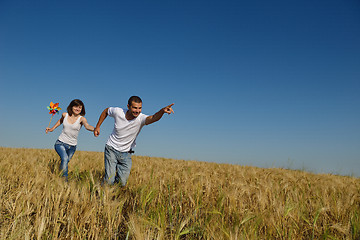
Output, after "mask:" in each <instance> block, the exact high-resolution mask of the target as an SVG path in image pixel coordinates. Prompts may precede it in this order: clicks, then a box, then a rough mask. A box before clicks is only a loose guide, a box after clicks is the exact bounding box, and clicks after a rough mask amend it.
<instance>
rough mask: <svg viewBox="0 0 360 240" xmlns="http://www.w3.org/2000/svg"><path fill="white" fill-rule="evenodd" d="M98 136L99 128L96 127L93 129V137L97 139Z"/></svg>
mask: <svg viewBox="0 0 360 240" xmlns="http://www.w3.org/2000/svg"><path fill="white" fill-rule="evenodd" d="M99 135H100V128H99V127H96V128H95V129H94V136H95V137H97V136H99Z"/></svg>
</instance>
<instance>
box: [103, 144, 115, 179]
mask: <svg viewBox="0 0 360 240" xmlns="http://www.w3.org/2000/svg"><path fill="white" fill-rule="evenodd" d="M115 151H116V150H115V149H113V148H112V147H110V146H108V145H105V151H104V165H105V176H104V182H106V183H108V184H110V185H112V184H114V182H115V175H116V163H117V159H116V152H115Z"/></svg>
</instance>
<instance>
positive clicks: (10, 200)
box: [0, 148, 360, 240]
mask: <svg viewBox="0 0 360 240" xmlns="http://www.w3.org/2000/svg"><path fill="white" fill-rule="evenodd" d="M58 161H59V160H58V156H57V154H56V153H55V151H54V150H44V149H15V148H0V196H1V199H0V214H1V215H0V239H139V240H143V239H360V179H359V178H354V177H344V176H335V175H318V174H312V173H307V172H303V171H294V170H284V169H275V168H274V169H262V168H255V167H243V166H234V165H227V164H215V163H205V162H195V161H181V160H172V159H163V158H150V157H140V156H134V157H133V169H132V173H131V175H130V179H129V182H128V185H127V187H125V188H121V187H120V186H112V187H109V186H101V179H102V174H103V153H99V152H81V151H77V152H76V153H75V155H74V157H73V159H72V161H71V162H70V165H69V171H70V173H69V183H65V182H64V181H63V179H62V178H61V177H59V172H58V170H57V169H58V164H59V162H58Z"/></svg>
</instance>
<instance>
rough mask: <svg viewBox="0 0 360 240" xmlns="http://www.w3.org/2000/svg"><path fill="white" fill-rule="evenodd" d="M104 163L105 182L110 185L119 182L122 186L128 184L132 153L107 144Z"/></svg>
mask: <svg viewBox="0 0 360 240" xmlns="http://www.w3.org/2000/svg"><path fill="white" fill-rule="evenodd" d="M104 165H105V176H104V182H106V183H108V184H110V185H112V184H114V183H118V182H120V183H121V185H122V186H125V185H126V182H127V180H128V178H129V175H130V170H131V165H132V161H131V153H128V152H119V151H117V150H116V149H114V148H113V147H110V146H109V145H105V151H104Z"/></svg>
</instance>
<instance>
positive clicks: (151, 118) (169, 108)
mask: <svg viewBox="0 0 360 240" xmlns="http://www.w3.org/2000/svg"><path fill="white" fill-rule="evenodd" d="M173 105H174V103H172V104H170V105H169V106H166V107H164V108H162V109H160V111H158V112H157V113H155V114H154V115H151V116H148V117H147V118H146V120H145V124H146V125H149V124H152V123H154V122H156V121H159V120H160V119H161V118H162V116H163V115H164V113H167V114H171V113H174V110H173V109H172V106H173Z"/></svg>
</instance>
